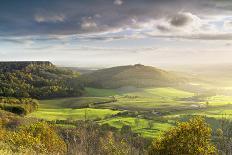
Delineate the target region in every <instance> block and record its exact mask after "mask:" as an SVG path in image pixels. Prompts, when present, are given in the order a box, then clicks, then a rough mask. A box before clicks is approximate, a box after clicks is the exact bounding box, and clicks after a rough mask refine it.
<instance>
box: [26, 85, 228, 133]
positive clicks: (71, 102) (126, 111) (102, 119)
mask: <svg viewBox="0 0 232 155" xmlns="http://www.w3.org/2000/svg"><path fill="white" fill-rule="evenodd" d="M86 90H87V94H86V96H87V97H77V98H59V99H50V100H41V101H40V107H39V109H38V111H36V112H33V113H32V114H30V115H28V116H27V117H37V118H41V119H45V120H83V119H88V120H95V121H96V122H97V123H98V124H108V125H110V126H112V127H115V128H117V129H121V128H122V127H123V126H125V125H128V126H130V127H131V128H132V130H133V131H134V132H136V133H138V134H141V135H142V136H144V137H157V136H159V135H160V134H161V133H162V132H163V131H165V130H168V129H169V128H170V127H172V126H175V123H176V121H179V120H183V119H185V118H186V117H188V116H189V115H202V116H205V117H206V118H209V119H210V118H212V119H216V120H217V119H220V118H222V117H227V118H231V113H232V110H230V109H232V105H231V104H230V103H232V97H231V96H226V95H224V96H222V95H221V96H220V95H216V96H208V97H205V98H204V99H202V100H200V101H194V100H192V98H194V97H195V96H196V94H195V93H193V92H188V91H184V90H180V89H176V88H171V87H160V88H156V87H153V88H123V89H96V88H87V89H86ZM216 124H218V122H217V123H216ZM211 125H212V127H214V126H215V121H214V124H211Z"/></svg>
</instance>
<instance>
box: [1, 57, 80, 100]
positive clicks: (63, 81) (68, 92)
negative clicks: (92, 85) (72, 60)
mask: <svg viewBox="0 0 232 155" xmlns="http://www.w3.org/2000/svg"><path fill="white" fill-rule="evenodd" d="M78 77H79V74H78V73H76V72H73V71H70V70H67V69H60V68H57V67H56V66H54V65H53V64H52V63H51V62H48V61H21V62H18V61H17V62H0V81H1V82H0V96H4V97H16V98H22V97H24V98H27V97H30V98H37V99H42V98H52V97H70V96H81V95H82V94H83V92H84V87H83V85H82V84H81V83H80V82H79V80H78Z"/></svg>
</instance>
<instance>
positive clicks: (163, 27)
mask: <svg viewBox="0 0 232 155" xmlns="http://www.w3.org/2000/svg"><path fill="white" fill-rule="evenodd" d="M156 28H157V29H158V30H159V31H161V32H169V31H170V28H168V27H167V26H164V25H157V26H156Z"/></svg>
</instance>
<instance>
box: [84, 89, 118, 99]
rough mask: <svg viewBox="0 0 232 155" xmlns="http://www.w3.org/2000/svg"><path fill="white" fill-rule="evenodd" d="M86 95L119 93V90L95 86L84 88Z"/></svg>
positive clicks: (96, 95) (100, 95)
mask: <svg viewBox="0 0 232 155" xmlns="http://www.w3.org/2000/svg"><path fill="white" fill-rule="evenodd" d="M85 90H86V92H87V96H92V97H105V96H115V95H119V92H118V91H116V90H114V89H96V88H89V87H87V88H85Z"/></svg>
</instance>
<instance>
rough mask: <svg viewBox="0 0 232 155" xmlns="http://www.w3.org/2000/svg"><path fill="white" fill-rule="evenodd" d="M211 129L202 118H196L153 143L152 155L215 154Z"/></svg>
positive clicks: (179, 125)
mask: <svg viewBox="0 0 232 155" xmlns="http://www.w3.org/2000/svg"><path fill="white" fill-rule="evenodd" d="M211 131H212V130H211V128H210V127H209V126H208V124H207V123H206V122H205V120H204V119H203V118H202V117H194V118H192V119H190V120H189V121H188V122H182V123H178V125H177V127H174V128H172V129H170V130H169V131H167V132H165V133H164V135H163V137H161V138H159V139H156V140H154V141H153V143H152V145H151V147H150V150H149V154H150V155H154V154H155V155H161V154H162V155H163V154H169V155H177V154H178V155H184V154H214V153H215V152H216V149H215V147H214V145H213V144H212V143H211Z"/></svg>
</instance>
